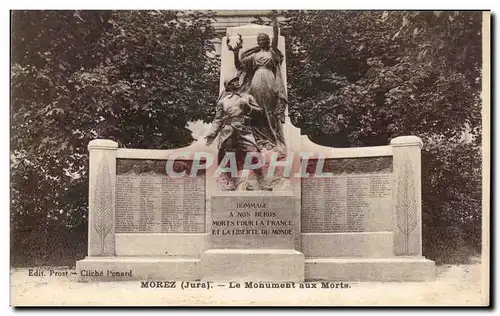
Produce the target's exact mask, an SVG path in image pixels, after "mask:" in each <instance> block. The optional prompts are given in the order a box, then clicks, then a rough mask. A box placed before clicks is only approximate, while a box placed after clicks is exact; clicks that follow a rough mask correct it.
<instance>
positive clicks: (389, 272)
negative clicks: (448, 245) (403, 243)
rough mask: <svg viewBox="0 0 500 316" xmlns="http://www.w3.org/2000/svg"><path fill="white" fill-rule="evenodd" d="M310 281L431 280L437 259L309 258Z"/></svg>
mask: <svg viewBox="0 0 500 316" xmlns="http://www.w3.org/2000/svg"><path fill="white" fill-rule="evenodd" d="M305 273H306V278H307V279H308V280H336V281H379V282H380V281H382V282H384V281H401V282H403V281H432V280H434V279H435V277H436V272H435V264H434V261H432V260H428V259H425V258H424V257H392V258H307V259H306V260H305Z"/></svg>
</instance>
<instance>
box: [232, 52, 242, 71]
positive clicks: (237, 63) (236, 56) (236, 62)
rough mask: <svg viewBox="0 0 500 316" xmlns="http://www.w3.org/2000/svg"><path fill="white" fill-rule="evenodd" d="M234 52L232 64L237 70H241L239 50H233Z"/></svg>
mask: <svg viewBox="0 0 500 316" xmlns="http://www.w3.org/2000/svg"><path fill="white" fill-rule="evenodd" d="M233 54H234V66H235V67H236V69H237V70H241V68H242V66H243V65H242V64H241V60H240V51H239V50H233Z"/></svg>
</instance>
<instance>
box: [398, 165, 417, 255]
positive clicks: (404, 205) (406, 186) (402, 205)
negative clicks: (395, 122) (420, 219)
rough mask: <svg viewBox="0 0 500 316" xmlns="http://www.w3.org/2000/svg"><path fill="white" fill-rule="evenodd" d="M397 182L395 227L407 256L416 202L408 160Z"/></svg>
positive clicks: (414, 219) (413, 225)
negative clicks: (402, 239) (397, 229)
mask: <svg viewBox="0 0 500 316" xmlns="http://www.w3.org/2000/svg"><path fill="white" fill-rule="evenodd" d="M400 170H401V172H400V175H399V177H398V181H397V203H396V214H397V226H398V228H399V229H400V231H401V233H402V234H403V236H404V253H405V254H409V252H410V249H409V241H410V234H411V233H412V232H413V231H414V230H415V228H416V227H417V201H416V196H415V195H416V192H415V184H414V177H413V167H412V164H411V161H410V158H409V157H408V156H407V157H406V158H405V162H404V164H403V165H402V166H401V169H400Z"/></svg>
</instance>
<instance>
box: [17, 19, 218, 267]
mask: <svg viewBox="0 0 500 316" xmlns="http://www.w3.org/2000/svg"><path fill="white" fill-rule="evenodd" d="M211 19H212V16H211V15H210V14H209V13H204V12H195V11H192V12H185V13H181V12H176V11H14V12H13V13H12V27H13V29H12V76H11V91H12V103H11V113H12V133H11V153H12V154H11V156H12V159H11V161H12V165H11V171H12V185H11V192H12V207H11V220H12V225H13V229H12V232H13V236H12V237H13V238H11V242H12V243H13V248H17V247H21V248H23V247H25V248H26V247H30V245H34V244H36V246H33V248H37V249H41V250H40V251H41V252H43V253H44V254H45V255H44V256H39V255H38V253H39V251H35V250H34V249H32V252H31V253H32V254H33V257H35V258H39V259H40V260H41V262H45V259H48V258H54V254H53V253H51V251H57V247H52V248H54V249H52V248H51V249H48V248H47V247H49V248H50V247H51V246H50V242H48V244H49V245H48V246H47V247H40V242H42V240H44V241H47V240H52V241H57V239H56V238H55V237H54V238H51V237H52V236H53V234H54V233H53V232H51V231H50V230H51V229H54V228H55V227H57V226H58V225H63V226H64V227H69V229H70V230H71V229H77V230H79V232H85V229H84V228H82V226H85V225H86V218H85V216H86V207H87V196H88V195H87V194H88V193H87V187H88V186H87V183H88V182H87V181H88V174H87V172H88V170H87V166H88V155H87V144H88V142H89V141H90V140H92V139H94V138H107V139H113V140H116V141H117V142H118V143H119V144H120V146H122V147H134V148H173V147H179V146H185V145H187V144H189V143H190V142H191V141H192V138H191V133H190V131H189V130H188V129H187V128H186V124H187V121H189V120H196V119H209V118H210V116H211V115H212V112H213V103H214V100H216V98H217V83H218V76H217V75H218V67H217V60H216V59H214V58H211V57H210V55H209V53H210V52H211V51H212V50H213V47H212V45H211V41H210V40H211V39H213V38H214V37H215V34H214V29H213V28H212V27H211ZM28 197H29V198H28ZM37 219H38V220H37ZM80 235H81V234H80ZM80 235H79V239H80V240H82V243H83V244H84V243H85V238H86V236H85V238H81V237H84V236H80ZM85 235H86V234H85ZM29 236H31V237H32V238H30V237H29ZM62 240H64V239H62ZM34 242H35V243H34ZM59 246H61V245H59ZM62 248H69V246H68V247H65V245H62ZM76 248H79V249H81V250H83V254H84V252H85V248H86V247H85V246H84V247H81V246H79V247H76ZM68 251H71V249H68ZM23 252H24V253H25V254H27V253H30V252H27V251H23ZM54 260H57V259H54Z"/></svg>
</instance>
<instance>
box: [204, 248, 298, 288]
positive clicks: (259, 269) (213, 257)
mask: <svg viewBox="0 0 500 316" xmlns="http://www.w3.org/2000/svg"><path fill="white" fill-rule="evenodd" d="M201 271H202V275H203V280H207V281H226V282H227V281H262V282H267V281H282V282H284V281H295V282H302V281H304V254H303V253H301V252H299V251H296V250H292V249H210V250H206V251H205V252H203V254H202V255H201Z"/></svg>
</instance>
